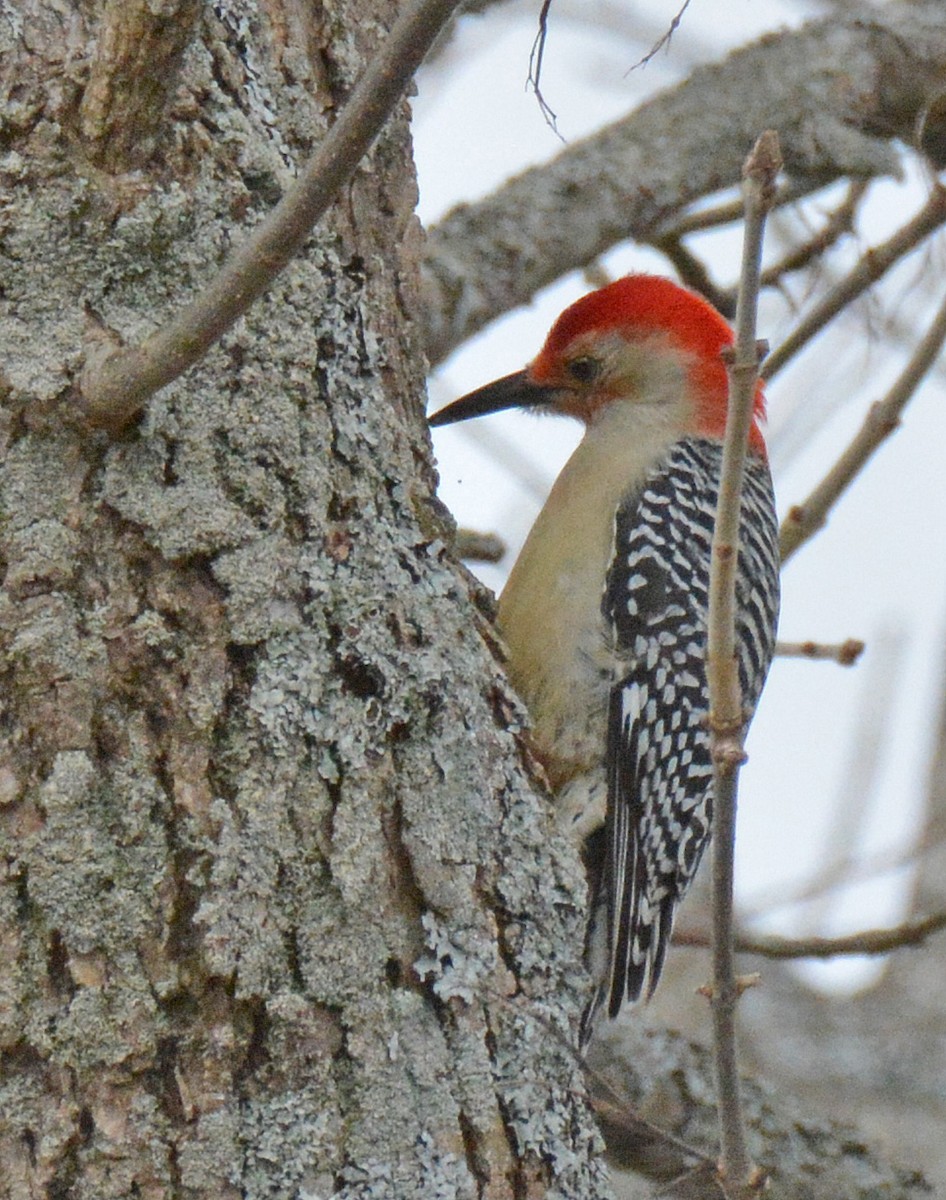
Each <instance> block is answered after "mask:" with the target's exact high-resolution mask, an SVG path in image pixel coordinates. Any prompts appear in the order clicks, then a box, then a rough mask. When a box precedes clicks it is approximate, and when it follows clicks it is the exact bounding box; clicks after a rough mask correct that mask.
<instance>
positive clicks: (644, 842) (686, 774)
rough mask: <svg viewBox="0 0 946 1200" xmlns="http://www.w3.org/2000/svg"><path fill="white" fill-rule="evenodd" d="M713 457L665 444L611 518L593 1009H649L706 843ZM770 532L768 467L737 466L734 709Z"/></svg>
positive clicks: (768, 581) (706, 448)
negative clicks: (628, 1003)
mask: <svg viewBox="0 0 946 1200" xmlns="http://www.w3.org/2000/svg"><path fill="white" fill-rule="evenodd" d="M721 458H722V451H721V447H720V446H719V445H718V444H717V443H714V442H709V441H703V440H697V439H687V440H684V441H681V442H678V443H677V444H676V445H675V446H674V447H673V448H672V449H671V451H670V453H669V455H668V457H667V458H666V459H665V461H664V463H663V464H662V466H661V467H660V468H659V469H658V470H656V471H655V472H654V473H653V474H652V475H651V476H650V477H649V478H648V479H647V481H646V483H645V484H644V486H643V488H642V489H641V491H640V492H639V493H637V494H635V495H633V496H630V497H628V498H627V499H626V500H625V502H624V504H622V506H621V508H620V509H619V510H618V514H617V518H616V524H615V554H614V556H613V559H612V567H611V569H610V572H609V575H608V580H607V587H606V591H605V596H604V600H603V609H604V615H605V618H606V621H607V622H608V624H609V626H610V629H611V631H612V636H613V639H614V649H615V652H616V656H617V659H618V661H619V662H620V664H621V668H620V671H619V677H618V678H616V679H615V682H614V684H613V687H612V690H611V697H610V710H609V717H608V763H609V778H608V811H607V825H606V843H607V845H606V860H605V864H604V873H603V879H602V885H601V886H602V887H603V888H604V889H605V894H606V898H607V911H608V963H607V966H606V977H605V979H604V980H603V981H602V984H601V989H600V990H599V994H598V997H597V1001H596V1005H595V1007H597V1004H599V1003H601V1002H603V1000H604V999H605V997H606V998H607V1001H608V1011H609V1014H610V1015H611V1016H616V1015H617V1013H618V1011H619V1010H620V1008H621V1005H622V1004H623V1002H624V1001H625V999H627V1000H636V999H637V998H638V997H640V996H641V995H644V996H646V997H650V996H651V995H652V994H653V991H654V988H655V987H656V985H657V981H658V979H659V977H660V972H661V968H662V967H663V962H664V957H665V955H666V951H667V946H668V944H669V940H670V932H671V927H672V924H673V916H674V910H675V908H676V905H677V904H678V902H679V901H680V899H681V898H682V896H683V895H684V893H685V892H686V890H687V888H688V887H689V885H690V882H691V881H692V879H693V876H694V874H695V873H696V869H697V867H698V866H699V863H700V858H701V856H702V854H703V851H704V849H705V848H706V845H707V842H708V840H709V836H710V821H711V817H712V802H713V771H712V763H711V760H710V742H709V732H708V729H707V723H706V715H707V694H706V670H705V654H706V616H707V608H708V588H709V564H710V542H711V539H712V535H713V521H714V518H715V509H716V496H717V493H718V479H719V469H720V463H721ZM777 547H778V529H777V525H776V519H775V508H774V502H773V498H772V484H771V479H770V476H769V471H768V467H767V465H766V464H765V463H764V462H763V461H761V460H760V459H757V458H755V457H751V458H750V462H749V463H748V464H747V478H746V483H745V488H744V493H743V506H742V516H741V529H740V551H739V573H738V580H737V631H736V632H737V643H738V653H739V667H740V679H741V684H742V693H743V703H744V705H745V707H746V710H747V712H749V713H751V711H752V709H753V708H754V707H755V704H756V702H757V700H758V698H759V694H760V692H761V691H762V685H763V683H764V681H765V675H766V672H767V671H768V668H769V663H770V662H771V658H772V652H773V649H774V644H775V626H776V621H777V616H778V571H777V564H778V549H777Z"/></svg>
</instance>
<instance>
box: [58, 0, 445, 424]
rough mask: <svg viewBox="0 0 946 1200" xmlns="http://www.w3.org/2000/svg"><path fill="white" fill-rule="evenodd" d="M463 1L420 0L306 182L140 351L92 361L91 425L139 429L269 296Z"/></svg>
mask: <svg viewBox="0 0 946 1200" xmlns="http://www.w3.org/2000/svg"><path fill="white" fill-rule="evenodd" d="M459 2H460V0H414V3H413V4H411V5H410V6H409V7H408V8H406V9H404V11H402V12H401V14H400V15H399V16H398V18H397V20H396V21H395V23H394V26H393V28H392V29H391V32H390V33H389V34H388V36H387V37H386V38H385V39H384V41H383V43H382V44H381V46H380V48H379V49H378V51H377V53H376V55H375V57H374V58H373V59H372V61H371V64H370V65H369V67H368V69H367V70H366V72H365V74H364V75H363V76H362V78H361V79H360V80H359V81H358V84H357V85H356V86H355V88H354V90H353V92H352V94H351V98H350V99H349V101H348V103H347V104H346V105H345V107H344V109H343V110H342V113H341V115H340V116H339V118H338V120H337V121H336V122H335V124H334V125H333V126H332V128H331V129H330V130H329V132H328V134H327V136H326V138H325V140H324V141H323V142H322V144H321V145H320V146H319V148H318V150H316V152H315V154H313V156H312V158H311V159H310V160H309V162H308V163H307V164H306V166H305V167H304V168H303V170H302V172H301V174H300V175H299V178H298V179H297V180H296V182H295V183H294V184H293V186H292V187H291V188H290V189H289V191H288V192H287V193H286V194H285V195H284V196H283V198H282V199H281V200H280V202H279V203H278V204H277V205H276V207H275V208H274V209H273V211H272V212H271V213H270V214H269V216H268V217H267V218H266V220H265V221H263V222H262V223H261V224H260V225H259V226H258V227H257V228H256V229H255V230H254V232H253V233H252V234H251V235H250V236H249V237H248V238H247V239H246V241H245V242H243V244H242V245H241V246H239V247H238V248H237V249H236V250H235V251H234V253H233V254H232V255H231V256H230V258H229V259H228V261H227V262H226V263H225V264H224V266H223V268H222V269H221V271H220V273H219V274H218V275H217V276H216V278H215V279H213V280H212V281H211V282H210V283H209V284H208V286H207V287H206V288H205V289H204V290H203V291H202V292H201V293H200V294H199V295H198V296H197V297H196V298H195V299H194V300H192V301H191V302H190V303H189V304H187V305H186V306H185V307H183V308H182V309H181V311H180V312H179V313H178V315H177V316H176V317H174V318H172V319H171V320H170V321H169V322H168V323H167V325H165V326H164V327H163V328H161V329H159V330H157V331H156V332H155V333H154V334H152V335H151V337H149V338H148V339H147V340H146V341H145V342H144V344H143V345H141V346H137V347H129V348H127V349H121V350H118V351H115V350H114V349H113V348H111V347H108V348H106V349H103V351H100V352H99V353H92V354H90V355H89V358H88V361H87V364H86V369H85V372H84V373H83V377H82V381H81V388H82V398H83V404H84V408H85V412H86V414H87V416H88V418H89V420H90V421H91V423H92V424H93V425H95V426H101V427H105V428H109V429H112V430H119V429H122V428H123V427H125V426H127V425H128V424H129V423H130V422H131V421H133V420H135V419H136V417H137V416H138V414H139V413H140V412H141V408H142V406H143V404H144V403H145V401H146V400H147V399H148V397H149V396H151V395H152V394H153V393H154V392H156V391H157V390H158V389H159V388H162V387H164V386H165V385H167V384H168V383H170V382H171V381H172V380H174V379H176V378H177V377H178V376H179V375H180V374H181V373H182V372H184V371H186V370H187V368H188V367H190V366H193V364H194V363H195V362H197V361H198V359H200V358H201V357H202V356H203V355H204V354H205V353H206V352H207V350H208V349H209V348H210V347H211V346H212V345H213V344H214V342H216V341H217V340H218V339H219V338H220V337H221V336H222V335H223V334H224V333H226V331H227V330H228V329H229V328H230V327H231V325H233V323H234V322H235V321H236V320H237V319H238V318H239V317H240V316H242V315H243V313H245V312H246V310H247V309H248V308H249V307H250V305H251V304H252V303H253V301H254V300H256V299H258V298H259V297H260V296H261V295H262V294H263V293H264V292H265V291H266V290H267V288H268V287H269V286H270V284H271V283H272V282H273V280H274V279H275V278H276V276H277V275H278V274H279V272H280V271H281V270H282V269H283V267H285V266H286V264H287V263H288V262H289V261H290V260H291V259H292V258H293V257H294V256H295V255H296V254H297V253H298V252H299V250H300V248H301V247H302V244H303V242H304V241H305V239H306V238H307V237H308V235H309V232H310V231H311V229H312V226H313V225H314V224H315V222H316V221H317V220H318V219H319V217H320V216H321V215H322V214H323V213H324V212H325V210H326V209H327V208H328V205H329V204H330V203H331V201H332V200H333V199H334V197H335V196H336V195H337V194H338V191H339V189H340V188H341V187H342V186H343V185H344V184H345V183H347V182H348V180H349V179H351V177H352V175H353V174H354V172H355V169H356V167H357V166H358V164H359V162H360V161H361V159H362V158H363V156H364V155H365V153H366V152H367V151H368V149H369V148H370V146H371V144H372V142H373V141H374V140H375V138H376V137H377V136H378V134H379V133H380V131H381V128H382V127H383V125H384V123H385V121H386V120H387V118H388V116H389V115H390V114H391V112H392V111H393V109H394V106H395V105H396V104H397V102H398V100H399V99H400V98H401V96H402V95H403V94H404V91H405V89H406V88H407V85H408V84H409V83H410V81H411V79H412V78H413V76H414V73H415V72H416V70H417V68H418V67H419V66H420V64H421V62H422V61H423V58H424V56H425V54H426V53H427V51H428V50H429V48H430V46H431V45H432V43H433V41H434V39H435V38H436V37H437V35H438V34H439V33H440V31H441V30H442V29H443V27H444V25H445V24H446V23H447V21H448V20H449V18H450V16H451V14H452V13H453V11H454V9H455V8H456V7H457V5H458V4H459ZM99 346H101V347H103V348H104V347H107V343H106V342H104V341H101V340H100V341H99Z"/></svg>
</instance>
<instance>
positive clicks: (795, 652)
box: [775, 638, 864, 667]
mask: <svg viewBox="0 0 946 1200" xmlns="http://www.w3.org/2000/svg"><path fill="white" fill-rule="evenodd" d="M775 653H776V654H777V655H778V657H779V658H811V659H822V660H825V661H828V662H836V663H838V664H839V665H840V666H842V667H853V666H854V664H855V663H856V662H857V660H858V659H859V658H860V656H861V655H862V654H863V653H864V643H863V642H861V641H859V640H858V639H857V638H848V639H847V640H846V641H844V642H835V643H826V642H776V645H775Z"/></svg>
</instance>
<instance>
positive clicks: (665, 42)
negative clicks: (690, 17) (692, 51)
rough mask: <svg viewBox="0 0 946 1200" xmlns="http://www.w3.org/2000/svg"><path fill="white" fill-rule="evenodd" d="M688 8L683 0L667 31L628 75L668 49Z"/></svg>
mask: <svg viewBox="0 0 946 1200" xmlns="http://www.w3.org/2000/svg"><path fill="white" fill-rule="evenodd" d="M689 7H690V0H683V7H682V8H681V9H680V10H679V12H678V13H677V14H676V16H674V17H673V19H672V20H671V22H670V25H669V27H668V28H667V30H666V31H665V32H664V33H663V34H662V35H661V36H660V37H659V38H658V39H657V41H656V42H654V44H653V45H652V46H651V48H650V49H649V50H648V51H647V53H646V54H645V55H644V57H643V58H642V59H640V60H639V61H638V62H636V63H635V64H634V65H633V67H631V68H630V69H629V70H628V74H629V75H630V73H631V71H636V70H637V68H638V67H645V66H646V65H647V64H648V63H649V62H650V60H651V59H652V58H653V57H654V56H655V55H656V54H659V52H660V51H661V50H663V48H664V47H665V46H668V47H669V45H670V42H671V40H672V38H673V35H674V34H675V33H676V32H677V30H678V29H679V28H680V22H681V21H682V20H683V14H684V13H685V12H686V10H687V9H688V8H689Z"/></svg>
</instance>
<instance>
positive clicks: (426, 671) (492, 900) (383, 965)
mask: <svg viewBox="0 0 946 1200" xmlns="http://www.w3.org/2000/svg"><path fill="white" fill-rule="evenodd" d="M393 8H394V5H393V4H390V3H385V2H384V0H339V2H338V3H333V4H328V5H325V6H313V5H305V4H298V3H294V2H293V0H285V2H284V3H279V2H273V3H262V4H259V5H255V4H252V3H250V2H249V0H229V2H225V3H215V4H214V5H212V6H211V5H205V6H201V10H200V16H199V18H194V9H193V6H190V5H187V4H180V3H177V4H175V3H171V2H169V3H167V4H164V5H161V4H156V5H155V4H149V5H144V4H141V5H139V4H134V5H122V4H116V3H107V4H96V3H92V2H91V0H88V2H86V3H82V4H79V5H59V4H55V3H51V2H43V0H28V2H27V3H22V4H19V5H17V6H10V5H4V6H2V7H0V50H2V51H3V53H4V58H5V61H6V65H5V67H4V73H3V75H2V77H0V105H2V110H0V111H2V116H0V120H2V130H0V131H2V135H3V136H2V141H0V144H2V146H3V156H2V158H0V178H2V186H3V195H4V207H3V215H2V218H0V220H2V231H0V232H2V241H0V255H2V259H0V281H2V289H3V290H2V295H0V330H2V345H3V351H2V371H3V376H2V378H3V399H4V407H3V412H2V425H0V433H2V450H3V471H2V474H0V512H2V521H0V551H2V556H3V562H4V568H5V575H4V580H3V588H2V593H0V669H2V673H3V682H4V687H3V693H2V743H0V805H2V807H0V847H2V851H0V861H2V880H0V882H2V886H0V904H2V906H3V924H2V938H0V1055H2V1058H0V1196H3V1197H10V1198H11V1200H25V1198H26V1197H34V1196H49V1197H70V1198H75V1200H79V1198H82V1197H89V1198H91V1197H95V1198H96V1200H107V1198H108V1197H118V1196H122V1197H127V1196H135V1195H138V1196H146V1197H153V1198H157V1197H172V1196H173V1197H185V1196H186V1197H194V1198H197V1197H203V1196H207V1197H211V1196H212V1197H214V1198H215V1200H218V1198H221V1197H223V1198H225V1197H230V1196H232V1197H237V1196H239V1197H244V1198H251V1197H252V1198H257V1197H295V1196H302V1195H309V1196H319V1197H323V1198H324V1197H327V1196H329V1195H333V1196H336V1197H339V1198H341V1197H355V1196H358V1197H368V1196H397V1197H399V1198H407V1197H411V1196H418V1197H425V1198H426V1197H430V1196H435V1195H441V1196H449V1197H472V1196H477V1195H482V1196H488V1197H494V1198H496V1200H502V1198H503V1197H511V1196H513V1195H516V1196H525V1195H538V1194H542V1195H546V1194H547V1195H553V1194H555V1193H556V1191H558V1193H559V1194H562V1195H568V1196H574V1197H580V1196H587V1197H597V1196H603V1195H606V1194H607V1186H606V1183H605V1182H604V1178H603V1174H602V1168H601V1167H600V1166H598V1165H597V1162H596V1156H595V1151H596V1145H597V1135H596V1133H595V1131H594V1127H593V1125H592V1123H591V1122H590V1120H589V1117H588V1114H587V1111H586V1108H585V1104H584V1101H583V1099H582V1096H581V1086H580V1078H579V1076H578V1072H577V1067H576V1063H575V1059H574V1056H573V1054H572V1051H571V1049H570V1044H571V1040H570V1023H571V1022H572V1021H573V1019H574V1017H575V1014H576V1010H577V1006H578V1003H579V997H580V993H581V987H582V974H581V970H580V966H579V962H578V953H579V951H580V943H581V925H582V915H581V914H582V905H583V886H582V882H581V878H580V872H579V869H578V867H577V864H576V862H575V860H574V857H573V856H572V854H571V853H570V852H569V850H568V848H567V847H565V846H564V845H563V844H562V843H561V842H559V841H557V840H555V838H554V837H552V836H550V831H549V828H548V824H547V818H546V815H545V810H544V807H543V804H542V801H541V799H539V798H537V797H536V796H535V795H534V793H533V792H532V791H531V790H530V789H529V786H528V784H527V782H526V779H525V775H524V772H523V768H522V765H521V762H520V748H519V745H518V740H517V732H518V730H519V728H520V723H521V713H520V711H519V710H518V708H517V707H516V703H515V701H514V699H513V698H512V697H511V696H510V694H509V693H508V690H507V689H506V685H505V683H504V682H503V679H502V677H501V674H500V671H499V667H498V665H497V663H496V661H495V658H494V657H493V654H492V653H491V647H490V643H489V640H488V638H484V636H483V635H484V630H485V621H484V619H483V617H482V615H481V614H480V613H479V612H478V610H477V607H476V602H475V601H476V597H475V593H473V594H471V590H470V587H469V584H468V582H467V581H465V580H464V579H463V578H461V577H460V576H458V574H457V573H456V570H455V568H454V567H453V566H452V565H451V563H450V561H449V560H448V557H447V554H446V550H445V546H444V541H443V537H442V533H443V526H442V520H441V516H440V514H439V512H438V511H437V509H436V508H435V507H434V505H433V502H432V501H431V488H432V483H433V475H432V471H431V468H430V463H429V458H428V444H427V442H426V438H425V434H424V433H423V429H422V424H421V418H420V413H421V409H422V405H421V398H422V387H423V354H422V352H421V350H420V347H419V345H418V339H417V336H416V312H417V288H416V264H417V259H418V255H419V248H418V245H419V244H418V233H417V228H416V225H415V221H414V217H413V215H412V209H413V204H414V183H413V177H412V174H411V170H410V165H409V149H410V147H409V140H408V136H407V126H406V117H407V114H406V110H402V111H400V112H399V113H398V114H397V117H396V119H394V120H392V122H391V123H390V125H389V127H388V129H387V130H386V132H385V134H384V135H383V137H382V138H381V140H380V141H379V143H378V144H377V146H376V148H375V150H374V151H373V153H372V154H371V156H370V158H369V159H368V160H367V161H366V163H365V164H364V166H363V168H362V169H361V170H360V171H359V172H358V174H357V176H356V179H355V181H354V183H353V184H352V186H351V187H350V189H348V190H347V191H346V193H345V194H344V195H343V196H341V197H340V198H339V201H338V203H337V204H336V205H335V207H334V208H333V211H332V212H331V214H330V217H329V218H328V219H327V220H326V221H324V222H323V224H322V226H321V227H320V228H319V229H318V230H317V231H316V232H315V233H314V234H313V237H312V239H311V241H310V243H309V245H308V247H307V249H306V252H305V254H304V255H303V256H301V257H300V258H299V260H298V261H296V262H295V263H294V264H293V265H292V266H291V267H290V268H289V269H288V270H287V271H286V272H285V273H284V274H283V275H282V276H281V277H280V280H279V281H278V283H277V285H276V286H275V287H274V288H273V290H272V291H271V292H270V294H269V295H268V297H267V298H266V299H265V301H263V302H261V303H260V304H258V305H257V306H256V307H255V308H254V310H253V311H252V312H251V314H250V315H249V316H248V317H247V318H246V320H245V321H243V322H242V323H241V325H240V326H238V327H237V328H236V329H235V330H234V332H233V333H231V334H230V335H228V336H227V337H226V338H225V339H224V340H223V342H222V343H221V344H220V345H219V346H218V347H217V348H216V349H215V350H214V351H213V352H212V353H211V354H209V355H208V356H207V358H206V359H205V360H204V361H203V362H202V363H201V364H200V365H199V366H198V367H196V368H195V369H194V370H192V371H191V372H190V373H189V374H188V375H187V376H186V377H185V378H184V379H182V380H179V381H178V382H177V383H176V384H174V385H172V386H171V387H169V388H167V389H166V390H165V391H164V392H163V393H162V394H161V395H160V396H158V397H157V398H156V399H155V400H154V401H153V402H152V403H151V405H150V407H149V410H148V413H147V417H146V419H145V421H144V423H143V424H142V426H141V427H140V428H139V429H138V430H136V431H135V432H134V433H132V434H130V435H128V436H127V437H125V438H124V439H123V440H122V441H120V442H118V443H114V444H113V443H110V442H109V441H108V440H107V439H106V438H104V436H103V435H101V434H96V435H91V434H89V433H88V431H87V430H85V429H83V427H82V424H81V421H78V420H76V419H75V411H74V405H73V404H72V403H71V401H72V399H73V395H74V393H73V380H74V379H75V378H76V376H77V372H78V370H79V369H80V366H81V357H82V355H81V351H82V347H83V340H84V338H87V337H91V338H96V337H103V336H104V337H121V338H125V339H127V340H129V341H131V340H138V339H140V338H141V337H142V336H143V335H145V334H147V333H148V332H150V331H151V329H153V328H154V326H155V325H156V324H157V323H159V322H160V321H161V320H162V318H163V317H165V316H166V314H167V313H168V312H170V311H172V310H173V309H174V308H175V307H176V306H177V305H178V304H179V303H180V300H181V297H182V296H186V295H188V294H190V293H191V292H192V290H193V289H194V288H196V287H197V286H199V284H200V282H201V281H202V280H204V279H206V278H207V276H208V274H209V273H210V272H212V271H213V270H214V268H215V266H216V264H217V263H218V262H219V260H220V259H221V257H222V256H223V255H224V254H226V252H227V249H228V247H229V246H230V244H231V242H232V241H234V240H235V239H237V238H239V237H240V236H241V233H240V231H241V228H245V227H248V226H249V225H251V224H252V223H253V222H254V221H256V220H258V219H259V217H260V215H261V214H262V213H263V212H264V211H266V210H267V208H268V207H269V206H270V205H271V204H272V202H273V200H274V198H275V197H277V196H278V195H279V193H280V191H281V189H282V188H283V187H284V185H285V183H286V181H287V180H288V179H289V178H290V177H291V176H292V174H293V171H294V169H295V165H296V163H297V162H298V161H299V160H300V158H301V156H303V155H305V154H306V153H308V151H309V150H310V149H311V147H312V145H313V144H314V142H315V141H316V140H317V139H318V138H319V137H320V135H321V133H322V131H323V130H324V129H325V128H326V126H327V124H328V123H329V122H330V121H331V119H332V116H333V113H334V112H335V111H336V110H337V109H338V107H339V105H340V104H342V103H343V101H344V97H345V95H346V94H347V92H348V90H349V89H350V87H351V84H352V81H353V79H354V78H355V77H356V75H357V73H358V71H359V70H360V69H361V66H362V64H363V62H364V59H365V56H366V54H368V53H369V52H370V50H371V48H372V47H373V46H374V45H376V44H377V42H378V39H379V38H381V37H383V36H384V28H385V24H386V22H387V21H388V20H389V19H390V16H391V12H392V11H393ZM191 18H194V19H193V20H192V19H191ZM133 23H137V24H134V27H132V25H133ZM136 48H137V49H136ZM138 51H141V53H138ZM145 51H146V52H145ZM136 54H137V58H136ZM156 64H157V66H156ZM139 71H144V73H145V83H146V85H147V86H146V87H144V89H143V90H142V91H141V92H135V91H134V89H129V88H128V87H127V86H126V81H127V80H128V79H132V80H137V79H139V77H140V76H139Z"/></svg>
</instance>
